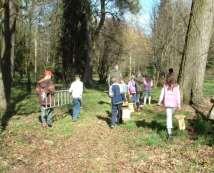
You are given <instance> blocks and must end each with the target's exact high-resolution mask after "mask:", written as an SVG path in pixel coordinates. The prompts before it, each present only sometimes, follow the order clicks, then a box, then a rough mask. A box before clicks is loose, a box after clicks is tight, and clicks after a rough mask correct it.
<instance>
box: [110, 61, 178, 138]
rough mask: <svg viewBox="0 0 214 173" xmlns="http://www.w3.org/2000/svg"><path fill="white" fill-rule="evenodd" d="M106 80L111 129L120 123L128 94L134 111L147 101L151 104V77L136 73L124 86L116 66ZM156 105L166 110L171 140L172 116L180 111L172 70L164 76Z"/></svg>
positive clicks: (176, 85)
mask: <svg viewBox="0 0 214 173" xmlns="http://www.w3.org/2000/svg"><path fill="white" fill-rule="evenodd" d="M108 79H109V80H108V81H109V96H110V97H111V105H112V117H111V126H110V127H111V128H114V127H115V126H116V125H117V124H121V123H122V104H123V103H124V102H125V101H127V97H126V94H128V96H129V98H130V100H131V101H132V102H133V104H134V107H135V110H136V111H139V109H140V108H142V106H143V105H145V104H146V103H147V100H148V103H149V104H151V91H152V87H153V81H152V79H151V77H149V76H147V75H145V76H142V75H141V73H138V74H137V76H136V77H135V76H132V77H131V79H130V80H129V82H128V84H125V82H124V80H123V79H122V75H121V73H120V72H119V69H118V66H117V65H116V66H115V68H114V70H113V71H112V72H111V73H110V75H109V78H108ZM142 100H143V102H142ZM158 105H164V107H165V109H166V127H167V134H168V137H169V138H172V128H173V123H172V120H173V114H174V112H175V111H176V109H180V107H181V99H180V89H179V85H178V84H177V83H176V79H175V74H174V72H173V69H172V68H170V69H169V72H168V74H167V75H166V79H165V81H164V84H163V87H162V90H161V94H160V98H159V101H158Z"/></svg>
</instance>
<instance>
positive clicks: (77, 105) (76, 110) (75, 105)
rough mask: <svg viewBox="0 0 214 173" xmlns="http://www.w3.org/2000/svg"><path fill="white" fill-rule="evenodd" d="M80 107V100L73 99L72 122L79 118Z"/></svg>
mask: <svg viewBox="0 0 214 173" xmlns="http://www.w3.org/2000/svg"><path fill="white" fill-rule="evenodd" d="M80 105H81V100H80V98H73V115H72V118H73V119H74V120H76V119H77V118H79V117H80Z"/></svg>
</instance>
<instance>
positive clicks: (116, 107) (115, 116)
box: [109, 77, 123, 128]
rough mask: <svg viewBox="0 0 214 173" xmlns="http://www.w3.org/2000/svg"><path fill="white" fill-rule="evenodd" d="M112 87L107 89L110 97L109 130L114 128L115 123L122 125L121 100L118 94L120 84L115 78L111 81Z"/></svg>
mask: <svg viewBox="0 0 214 173" xmlns="http://www.w3.org/2000/svg"><path fill="white" fill-rule="evenodd" d="M111 81H112V85H111V86H110V88H109V96H110V97H111V106H112V109H111V112H112V117H111V126H110V127H111V128H114V127H115V125H116V123H122V109H121V107H122V104H123V98H122V95H121V93H120V84H119V81H118V79H117V78H115V77H113V78H112V79H111Z"/></svg>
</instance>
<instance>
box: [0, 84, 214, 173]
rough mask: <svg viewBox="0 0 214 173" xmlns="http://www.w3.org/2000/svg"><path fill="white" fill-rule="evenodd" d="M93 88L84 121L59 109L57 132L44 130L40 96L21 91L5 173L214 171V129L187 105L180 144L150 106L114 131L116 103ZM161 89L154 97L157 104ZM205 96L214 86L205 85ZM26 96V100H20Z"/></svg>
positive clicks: (5, 146)
mask: <svg viewBox="0 0 214 173" xmlns="http://www.w3.org/2000/svg"><path fill="white" fill-rule="evenodd" d="M95 88H96V90H95V89H87V90H86V91H85V93H84V99H83V100H84V102H83V108H82V113H81V118H80V120H79V121H78V122H75V123H74V122H72V121H71V118H70V116H69V113H67V112H68V107H64V108H63V109H58V110H55V121H54V127H53V128H49V129H43V128H41V125H40V123H39V120H38V117H39V107H38V105H37V98H36V96H35V95H33V94H32V95H27V93H24V92H23V91H22V90H21V89H18V88H16V89H15V90H14V91H13V92H14V94H13V95H14V99H15V98H22V99H23V100H21V99H20V100H18V103H17V104H16V105H15V106H14V110H13V113H14V116H13V117H12V118H11V119H10V121H9V123H8V126H7V129H6V130H5V131H4V132H3V134H2V138H1V141H0V142H1V148H2V150H1V151H0V172H9V173H10V172H22V173H23V172H27V173H28V172H44V173H46V172H50V173H55V172H56V173H61V172H66V173H67V172H72V173H73V172H74V173H75V172H77V173H79V172H89V173H90V172H93V173H94V172H95V173H96V172H107V173H109V172H124V173H130V172H185V173H186V172H192V173H195V172H213V170H214V135H213V130H214V127H213V124H211V123H210V122H205V121H204V120H202V119H200V118H199V117H197V116H195V114H194V112H193V110H192V109H191V108H189V107H188V106H184V107H183V109H182V111H181V113H182V114H185V115H186V116H187V119H186V124H187V130H186V131H183V132H182V131H179V130H178V127H177V126H178V125H177V122H176V121H175V122H174V125H175V129H174V135H175V137H174V140H173V141H172V142H169V141H168V140H167V138H166V131H165V113H164V109H163V108H161V107H158V106H156V103H153V104H152V105H148V106H145V107H144V108H143V110H142V111H141V112H139V113H134V114H133V115H132V119H131V120H130V121H129V122H126V123H125V124H123V125H121V126H118V127H117V128H115V129H110V128H109V126H108V123H109V121H110V118H109V111H110V100H109V98H108V96H107V94H106V93H105V92H104V90H103V89H102V87H100V86H97V87H95ZM159 92H160V89H158V88H157V89H155V90H154V92H153V100H154V102H155V101H156V100H157V98H158V95H159ZM205 94H206V95H207V96H210V95H212V94H213V83H212V82H205ZM20 96H23V97H20Z"/></svg>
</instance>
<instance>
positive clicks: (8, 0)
mask: <svg viewBox="0 0 214 173" xmlns="http://www.w3.org/2000/svg"><path fill="white" fill-rule="evenodd" d="M16 14H17V8H16V4H15V2H14V1H12V0H5V1H4V16H3V19H4V20H3V26H4V29H3V34H2V37H3V38H2V48H1V59H0V63H1V64H0V65H1V71H0V72H1V74H0V76H1V77H0V80H2V81H3V82H2V81H1V83H3V84H1V85H0V87H1V88H0V92H1V94H0V95H1V102H2V106H1V107H2V108H1V109H3V110H6V108H7V107H8V106H9V104H10V94H11V85H12V74H13V66H14V45H15V26H16ZM3 92H4V94H3ZM5 102H6V104H5Z"/></svg>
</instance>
